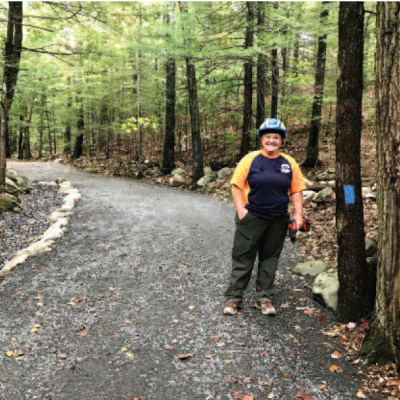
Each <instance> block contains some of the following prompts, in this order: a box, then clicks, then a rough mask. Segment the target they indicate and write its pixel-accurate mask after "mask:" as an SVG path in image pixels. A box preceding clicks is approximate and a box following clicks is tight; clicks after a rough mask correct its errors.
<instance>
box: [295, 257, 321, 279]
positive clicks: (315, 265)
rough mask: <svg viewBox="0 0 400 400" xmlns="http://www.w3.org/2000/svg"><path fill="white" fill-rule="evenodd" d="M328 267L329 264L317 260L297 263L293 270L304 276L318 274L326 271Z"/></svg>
mask: <svg viewBox="0 0 400 400" xmlns="http://www.w3.org/2000/svg"><path fill="white" fill-rule="evenodd" d="M328 268H329V266H328V264H326V263H324V262H323V261H320V260H316V261H310V262H305V263H300V264H297V265H296V266H295V267H294V268H293V272H294V273H295V274H298V275H303V276H307V275H308V276H317V275H318V274H320V273H321V272H324V271H326V270H327V269H328Z"/></svg>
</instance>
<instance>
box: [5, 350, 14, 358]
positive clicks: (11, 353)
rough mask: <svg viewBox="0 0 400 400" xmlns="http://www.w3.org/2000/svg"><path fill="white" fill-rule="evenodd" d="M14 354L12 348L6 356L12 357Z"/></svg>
mask: <svg viewBox="0 0 400 400" xmlns="http://www.w3.org/2000/svg"><path fill="white" fill-rule="evenodd" d="M13 355H14V352H13V351H12V350H10V351H7V353H6V356H7V357H12V356H13Z"/></svg>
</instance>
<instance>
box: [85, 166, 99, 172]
mask: <svg viewBox="0 0 400 400" xmlns="http://www.w3.org/2000/svg"><path fill="white" fill-rule="evenodd" d="M83 171H84V172H86V173H88V174H98V173H99V170H98V169H97V168H92V167H89V168H85V169H84V170H83Z"/></svg>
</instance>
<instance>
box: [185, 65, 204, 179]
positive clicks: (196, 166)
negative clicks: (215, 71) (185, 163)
mask: <svg viewBox="0 0 400 400" xmlns="http://www.w3.org/2000/svg"><path fill="white" fill-rule="evenodd" d="M186 73H187V82H188V92H189V108H190V127H191V130H192V151H193V169H192V183H195V182H197V181H198V180H199V179H200V178H201V177H202V176H204V167H203V147H202V144H201V133H200V115H199V103H198V100H197V87H196V68H195V65H194V63H193V61H192V60H191V58H186Z"/></svg>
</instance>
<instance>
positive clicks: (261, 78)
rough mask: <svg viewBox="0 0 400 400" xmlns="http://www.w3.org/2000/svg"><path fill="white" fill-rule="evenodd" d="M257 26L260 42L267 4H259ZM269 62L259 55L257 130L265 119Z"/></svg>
mask: <svg viewBox="0 0 400 400" xmlns="http://www.w3.org/2000/svg"><path fill="white" fill-rule="evenodd" d="M257 26H258V34H257V38H258V40H259V41H261V40H262V38H263V36H264V33H265V3H264V2H262V1H261V2H259V3H257ZM266 64H267V60H266V57H265V55H264V54H263V53H258V57H257V118H256V128H257V129H259V128H260V126H261V124H262V123H263V122H264V119H265V74H266ZM256 147H257V148H258V147H259V137H258V135H257V138H256Z"/></svg>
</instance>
